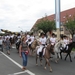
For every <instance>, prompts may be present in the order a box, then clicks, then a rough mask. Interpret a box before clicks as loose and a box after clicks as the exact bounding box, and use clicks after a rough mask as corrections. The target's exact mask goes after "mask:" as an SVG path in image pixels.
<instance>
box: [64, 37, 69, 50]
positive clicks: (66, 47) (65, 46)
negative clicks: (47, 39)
mask: <svg viewBox="0 0 75 75" xmlns="http://www.w3.org/2000/svg"><path fill="white" fill-rule="evenodd" d="M63 42H64V49H65V50H68V44H69V39H68V37H67V36H64V38H63Z"/></svg>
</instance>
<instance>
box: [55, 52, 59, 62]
mask: <svg viewBox="0 0 75 75" xmlns="http://www.w3.org/2000/svg"><path fill="white" fill-rule="evenodd" d="M56 54H57V59H56V60H55V62H56V63H58V60H59V58H60V54H59V53H56Z"/></svg>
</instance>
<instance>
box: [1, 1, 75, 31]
mask: <svg viewBox="0 0 75 75" xmlns="http://www.w3.org/2000/svg"><path fill="white" fill-rule="evenodd" d="M60 4H61V11H64V10H67V9H70V8H74V7H75V0H60ZM54 13H55V0H0V29H7V30H10V31H15V32H16V31H21V30H22V31H29V30H30V29H31V28H32V26H33V25H34V24H35V22H36V21H37V19H39V18H42V17H44V16H45V15H47V16H48V15H51V14H54Z"/></svg>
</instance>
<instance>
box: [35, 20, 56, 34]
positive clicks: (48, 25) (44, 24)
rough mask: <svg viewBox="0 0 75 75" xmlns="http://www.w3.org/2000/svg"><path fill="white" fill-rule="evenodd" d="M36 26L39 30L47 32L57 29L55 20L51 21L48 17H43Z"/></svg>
mask: <svg viewBox="0 0 75 75" xmlns="http://www.w3.org/2000/svg"><path fill="white" fill-rule="evenodd" d="M36 27H37V29H38V30H40V29H41V30H43V31H44V32H45V33H47V32H48V31H52V30H55V29H56V27H55V22H54V21H49V20H48V19H45V20H44V19H41V20H40V21H39V22H38V23H37V24H36Z"/></svg>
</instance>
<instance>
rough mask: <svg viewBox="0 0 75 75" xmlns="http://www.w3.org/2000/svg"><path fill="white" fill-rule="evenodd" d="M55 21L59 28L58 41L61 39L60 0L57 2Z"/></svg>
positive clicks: (56, 0)
mask: <svg viewBox="0 0 75 75" xmlns="http://www.w3.org/2000/svg"><path fill="white" fill-rule="evenodd" d="M55 15H56V16H55V20H56V28H57V39H58V40H59V39H60V0H55Z"/></svg>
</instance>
